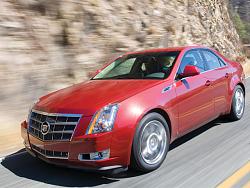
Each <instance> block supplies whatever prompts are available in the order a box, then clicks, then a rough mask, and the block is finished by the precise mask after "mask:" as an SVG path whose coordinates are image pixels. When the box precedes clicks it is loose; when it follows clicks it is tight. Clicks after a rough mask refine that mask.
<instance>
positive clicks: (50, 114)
mask: <svg viewBox="0 0 250 188" xmlns="http://www.w3.org/2000/svg"><path fill="white" fill-rule="evenodd" d="M31 112H36V113H38V114H42V115H47V116H66V117H81V116H82V114H62V113H48V112H42V111H39V110H34V109H32V110H31Z"/></svg>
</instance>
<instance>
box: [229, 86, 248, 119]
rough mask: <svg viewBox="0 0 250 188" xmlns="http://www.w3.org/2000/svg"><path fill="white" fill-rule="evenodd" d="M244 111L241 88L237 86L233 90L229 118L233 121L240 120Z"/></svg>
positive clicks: (243, 97) (243, 98) (243, 96)
mask: <svg viewBox="0 0 250 188" xmlns="http://www.w3.org/2000/svg"><path fill="white" fill-rule="evenodd" d="M244 110H245V94H244V91H243V89H242V87H241V86H239V85H237V86H236V87H235V89H234V95H233V100H232V106H231V111H230V114H229V118H230V119H231V120H233V121H236V120H239V119H241V118H242V116H243V114H244Z"/></svg>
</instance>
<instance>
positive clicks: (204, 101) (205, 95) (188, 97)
mask: <svg viewBox="0 0 250 188" xmlns="http://www.w3.org/2000/svg"><path fill="white" fill-rule="evenodd" d="M187 65H194V66H196V67H198V68H199V70H200V72H201V74H199V75H196V76H192V77H186V78H182V79H178V75H180V74H181V73H183V71H184V69H185V66H187ZM175 86H176V95H177V98H178V111H179V133H180V135H183V134H185V133H187V132H190V131H191V130H193V129H195V128H197V127H198V126H199V125H202V124H204V123H206V122H208V121H210V120H211V119H212V118H213V117H214V103H213V95H212V94H211V93H212V90H213V88H212V85H211V84H210V82H209V80H208V79H207V73H206V65H205V62H204V61H203V58H202V56H201V54H200V52H199V50H190V51H188V52H186V53H185V55H184V56H183V59H182V61H181V64H180V67H179V70H178V73H177V78H176V83H175Z"/></svg>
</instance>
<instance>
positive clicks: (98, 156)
mask: <svg viewBox="0 0 250 188" xmlns="http://www.w3.org/2000/svg"><path fill="white" fill-rule="evenodd" d="M109 156H110V150H109V149H107V150H104V151H97V152H93V153H88V154H86V153H83V154H79V156H78V159H79V160H80V161H88V160H94V161H98V160H104V159H108V158H109Z"/></svg>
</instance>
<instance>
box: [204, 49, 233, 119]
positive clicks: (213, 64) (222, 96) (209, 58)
mask: <svg viewBox="0 0 250 188" xmlns="http://www.w3.org/2000/svg"><path fill="white" fill-rule="evenodd" d="M201 51H202V55H203V58H204V60H205V61H206V64H207V67H208V70H207V73H206V77H207V79H209V80H210V81H211V85H212V86H213V98H214V110H215V114H216V115H217V116H218V115H220V114H223V113H225V112H226V111H227V104H228V103H227V101H228V100H227V99H228V97H229V94H228V87H229V85H228V84H229V80H230V79H229V78H230V76H231V75H230V73H229V72H228V67H227V64H226V63H225V62H224V61H223V60H222V59H220V58H219V56H217V55H216V54H215V53H214V52H212V51H211V50H209V49H203V50H201Z"/></svg>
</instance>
